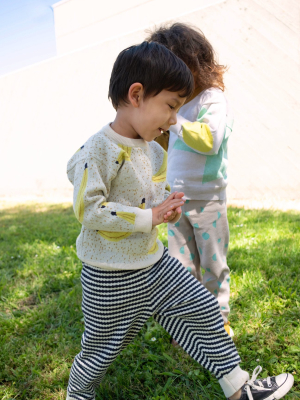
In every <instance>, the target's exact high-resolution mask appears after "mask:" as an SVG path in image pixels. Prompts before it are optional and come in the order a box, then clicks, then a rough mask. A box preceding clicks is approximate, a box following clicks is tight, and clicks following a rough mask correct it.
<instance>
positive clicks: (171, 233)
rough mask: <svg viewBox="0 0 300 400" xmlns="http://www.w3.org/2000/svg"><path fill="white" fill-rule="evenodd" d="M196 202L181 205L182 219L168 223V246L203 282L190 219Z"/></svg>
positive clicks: (189, 201) (173, 254) (172, 254)
mask: <svg viewBox="0 0 300 400" xmlns="http://www.w3.org/2000/svg"><path fill="white" fill-rule="evenodd" d="M194 203H195V202H194V201H191V200H187V201H186V203H185V204H184V205H183V206H182V207H181V208H182V216H181V218H180V220H179V221H178V222H176V224H168V248H169V254H170V255H171V256H172V257H175V258H177V259H178V260H179V261H180V262H181V264H182V265H184V267H185V268H186V269H187V270H188V271H189V272H190V273H191V274H192V275H193V276H194V277H195V278H196V279H198V281H199V282H202V273H201V267H200V258H199V251H198V249H197V243H196V240H195V235H194V228H193V226H192V224H191V221H190V216H191V215H193V214H194V213H196V210H194V209H193V204H194Z"/></svg>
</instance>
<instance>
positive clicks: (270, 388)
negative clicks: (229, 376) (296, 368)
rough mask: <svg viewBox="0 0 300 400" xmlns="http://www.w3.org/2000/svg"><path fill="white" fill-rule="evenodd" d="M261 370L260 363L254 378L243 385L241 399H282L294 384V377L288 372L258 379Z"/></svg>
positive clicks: (254, 372) (253, 375)
mask: <svg viewBox="0 0 300 400" xmlns="http://www.w3.org/2000/svg"><path fill="white" fill-rule="evenodd" d="M261 371H262V367H261V366H260V365H259V366H257V367H256V368H255V370H254V371H253V374H252V378H251V379H250V380H249V381H247V382H246V383H245V385H243V386H242V388H241V389H242V395H241V397H240V399H239V400H277V399H281V398H282V397H283V396H285V395H286V394H287V392H289V390H290V389H291V387H292V386H293V383H294V377H293V375H291V374H288V373H285V374H280V375H277V376H272V377H269V376H268V378H265V379H257V380H256V378H257V376H258V375H259V374H260V372H261Z"/></svg>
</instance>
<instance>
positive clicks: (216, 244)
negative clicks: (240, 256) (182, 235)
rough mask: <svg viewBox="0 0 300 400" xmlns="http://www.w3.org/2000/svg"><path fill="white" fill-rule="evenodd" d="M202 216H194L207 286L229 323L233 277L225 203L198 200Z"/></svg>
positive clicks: (198, 207)
mask: <svg viewBox="0 0 300 400" xmlns="http://www.w3.org/2000/svg"><path fill="white" fill-rule="evenodd" d="M195 202H196V203H197V206H196V207H195V208H196V209H197V210H198V214H191V216H190V220H191V223H192V224H193V227H194V235H195V241H196V243H197V249H198V250H199V254H200V263H201V267H202V268H203V269H204V270H205V273H204V275H203V281H202V283H203V285H204V286H205V287H206V288H207V289H208V290H209V291H210V292H211V293H212V294H213V295H214V296H215V297H216V298H217V300H218V302H219V305H220V309H221V314H222V317H223V320H224V322H225V323H226V322H227V321H228V314H229V312H230V307H229V294H230V277H229V268H228V265H227V250H228V244H229V227H228V220H227V207H226V202H225V201H203V200H199V201H195Z"/></svg>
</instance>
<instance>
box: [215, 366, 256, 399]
mask: <svg viewBox="0 0 300 400" xmlns="http://www.w3.org/2000/svg"><path fill="white" fill-rule="evenodd" d="M249 378H250V377H249V374H248V372H246V371H244V370H242V369H241V367H240V366H239V365H237V366H236V367H235V368H234V369H233V370H232V371H231V372H229V374H227V375H224V376H223V378H221V379H219V384H220V385H221V388H222V389H223V392H224V394H225V396H226V397H227V398H228V397H230V396H232V395H233V394H234V393H236V392H237V391H238V390H240V388H241V387H242V386H243V385H244V384H245V383H246V381H248V380H249Z"/></svg>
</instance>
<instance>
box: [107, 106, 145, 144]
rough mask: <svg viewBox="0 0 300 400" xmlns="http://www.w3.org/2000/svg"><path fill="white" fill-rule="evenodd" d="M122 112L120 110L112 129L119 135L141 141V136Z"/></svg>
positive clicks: (111, 125)
mask: <svg viewBox="0 0 300 400" xmlns="http://www.w3.org/2000/svg"><path fill="white" fill-rule="evenodd" d="M122 114H123V113H122V111H121V110H120V111H119V110H118V111H117V115H116V118H115V120H114V121H113V122H112V123H111V124H110V127H111V128H112V129H113V130H114V131H115V132H116V133H118V134H119V135H121V136H124V137H126V138H129V139H141V137H140V135H139V134H138V133H137V132H136V131H135V130H134V129H133V127H132V125H131V124H130V122H129V121H128V120H127V118H126V117H125V116H124V115H122Z"/></svg>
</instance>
